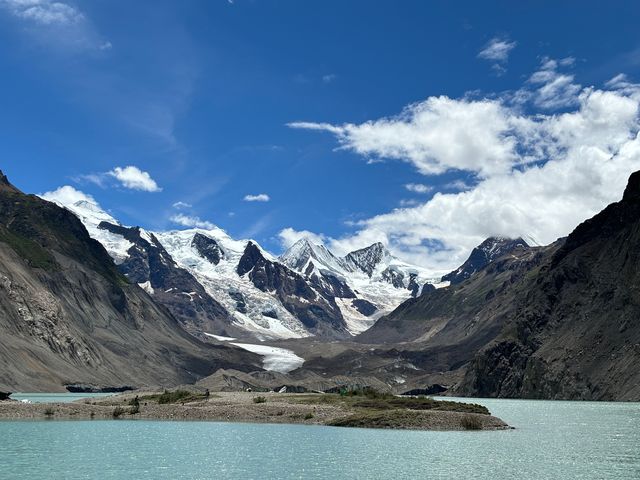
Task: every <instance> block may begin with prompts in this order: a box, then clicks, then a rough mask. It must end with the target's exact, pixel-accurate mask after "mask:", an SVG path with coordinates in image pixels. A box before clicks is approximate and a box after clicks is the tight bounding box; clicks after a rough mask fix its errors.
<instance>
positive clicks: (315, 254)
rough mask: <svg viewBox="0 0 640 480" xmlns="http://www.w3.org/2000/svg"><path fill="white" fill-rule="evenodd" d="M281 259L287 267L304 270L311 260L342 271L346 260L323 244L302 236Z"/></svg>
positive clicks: (323, 266)
mask: <svg viewBox="0 0 640 480" xmlns="http://www.w3.org/2000/svg"><path fill="white" fill-rule="evenodd" d="M280 261H281V262H282V263H283V264H285V265H286V266H287V267H289V268H292V269H294V270H297V271H299V272H301V271H304V270H305V269H306V266H307V264H308V263H309V262H315V263H317V264H318V265H319V266H320V267H322V268H325V269H328V270H333V271H336V272H342V271H344V269H345V265H344V262H343V261H342V260H341V259H340V258H338V257H336V256H335V255H334V254H333V253H331V251H330V250H329V249H328V248H327V247H325V246H324V245H322V244H316V243H312V242H311V241H310V240H309V239H307V238H301V239H300V240H298V241H297V242H296V243H294V244H293V245H292V246H291V247H289V249H288V250H287V251H286V252H284V253H283V254H282V255H281V256H280Z"/></svg>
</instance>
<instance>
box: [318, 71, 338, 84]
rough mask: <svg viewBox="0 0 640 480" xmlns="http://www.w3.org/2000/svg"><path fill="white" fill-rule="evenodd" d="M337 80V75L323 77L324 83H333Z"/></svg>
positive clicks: (330, 74)
mask: <svg viewBox="0 0 640 480" xmlns="http://www.w3.org/2000/svg"><path fill="white" fill-rule="evenodd" d="M336 78H338V76H337V75H336V74H335V73H328V74H326V75H323V76H322V81H323V82H324V83H331V82H333V81H334V80H335V79H336Z"/></svg>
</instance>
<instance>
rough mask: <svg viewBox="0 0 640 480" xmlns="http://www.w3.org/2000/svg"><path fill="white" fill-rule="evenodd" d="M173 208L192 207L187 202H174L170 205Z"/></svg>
mask: <svg viewBox="0 0 640 480" xmlns="http://www.w3.org/2000/svg"><path fill="white" fill-rule="evenodd" d="M171 206H172V207H173V208H176V209H178V210H181V209H183V208H191V207H193V205H191V204H190V203H187V202H181V201H180V202H175V203H174V204H173V205H171Z"/></svg>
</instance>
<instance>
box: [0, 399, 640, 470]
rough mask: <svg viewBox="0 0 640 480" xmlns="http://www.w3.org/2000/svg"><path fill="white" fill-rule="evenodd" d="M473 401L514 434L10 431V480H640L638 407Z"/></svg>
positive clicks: (156, 427) (269, 428)
mask: <svg viewBox="0 0 640 480" xmlns="http://www.w3.org/2000/svg"><path fill="white" fill-rule="evenodd" d="M467 401H470V400H469V399H467ZM474 401H475V402H476V403H481V404H483V405H486V406H487V407H488V408H489V409H490V410H491V412H492V413H494V414H495V415H497V416H499V417H501V418H502V419H504V420H505V421H506V422H508V423H509V424H510V425H512V426H514V427H516V429H515V430H510V431H497V432H420V431H390V430H368V429H343V428H334V427H314V426H303V425H255V424H237V423H216V422H169V421H135V420H133V421H132V420H115V421H3V422H0V438H2V446H1V447H0V478H7V479H22V478H24V479H40V478H47V479H48V478H61V479H93V478H96V479H98V478H99V479H114V478H117V479H121V478H122V479H124V478H126V479H160V478H161V479H207V478H243V479H251V478H255V479H258V478H305V479H306V478H409V477H413V478H428V479H431V478H434V479H440V478H442V479H445V478H462V479H467V478H469V479H492V480H493V479H538V480H539V479H554V480H555V479H625V480H627V479H638V478H640V403H596V402H549V401H529V400H474Z"/></svg>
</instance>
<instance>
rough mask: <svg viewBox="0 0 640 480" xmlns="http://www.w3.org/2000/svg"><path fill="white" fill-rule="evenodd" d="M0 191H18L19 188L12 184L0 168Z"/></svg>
mask: <svg viewBox="0 0 640 480" xmlns="http://www.w3.org/2000/svg"><path fill="white" fill-rule="evenodd" d="M0 191H5V192H20V190H18V189H17V188H16V187H14V186H13V184H12V183H11V182H10V181H9V179H8V178H7V176H6V175H5V174H4V172H3V171H2V170H0Z"/></svg>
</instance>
